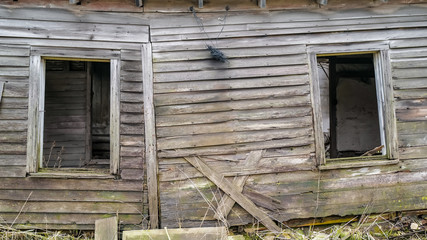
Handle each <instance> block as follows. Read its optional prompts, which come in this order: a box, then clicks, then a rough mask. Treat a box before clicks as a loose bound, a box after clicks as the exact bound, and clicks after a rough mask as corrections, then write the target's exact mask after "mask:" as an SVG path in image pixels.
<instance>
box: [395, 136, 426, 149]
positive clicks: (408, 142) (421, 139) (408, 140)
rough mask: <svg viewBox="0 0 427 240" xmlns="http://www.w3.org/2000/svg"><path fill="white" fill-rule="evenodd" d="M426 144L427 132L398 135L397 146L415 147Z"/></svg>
mask: <svg viewBox="0 0 427 240" xmlns="http://www.w3.org/2000/svg"><path fill="white" fill-rule="evenodd" d="M425 145H427V134H425V133H420V134H410V135H404V134H403V135H400V136H399V146H401V147H417V146H425Z"/></svg>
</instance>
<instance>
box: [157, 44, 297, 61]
mask: <svg viewBox="0 0 427 240" xmlns="http://www.w3.org/2000/svg"><path fill="white" fill-rule="evenodd" d="M272 45H276V44H272ZM277 45H278V46H274V47H272V46H271V45H267V44H265V43H264V44H262V45H259V46H257V45H255V46H252V44H242V45H239V46H232V47H231V48H228V47H224V48H223V46H221V49H223V51H225V53H226V55H227V57H230V58H249V57H261V56H263V57H266V56H282V55H294V54H305V46H304V45H291V46H289V45H286V44H284V43H283V42H281V43H277ZM189 49H190V50H189ZM189 49H186V50H185V49H179V48H178V49H174V51H173V52H171V51H170V49H162V51H158V50H157V49H155V51H154V52H153V57H154V63H156V64H157V63H160V62H171V61H186V60H188V59H192V60H208V59H212V56H210V54H209V52H208V51H207V50H206V46H204V47H202V48H189ZM225 49H227V50H225ZM156 50H157V51H156ZM156 64H155V66H156Z"/></svg>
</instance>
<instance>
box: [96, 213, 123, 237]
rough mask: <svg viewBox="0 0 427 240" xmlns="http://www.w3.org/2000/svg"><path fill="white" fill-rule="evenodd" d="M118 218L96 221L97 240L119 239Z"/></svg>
mask: <svg viewBox="0 0 427 240" xmlns="http://www.w3.org/2000/svg"><path fill="white" fill-rule="evenodd" d="M118 230H119V229H118V221H117V217H110V218H104V219H98V220H96V221H95V240H117V239H118V237H117V236H118Z"/></svg>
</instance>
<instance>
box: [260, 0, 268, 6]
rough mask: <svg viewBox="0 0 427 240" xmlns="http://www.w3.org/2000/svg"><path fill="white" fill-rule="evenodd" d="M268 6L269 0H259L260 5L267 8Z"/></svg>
mask: <svg viewBox="0 0 427 240" xmlns="http://www.w3.org/2000/svg"><path fill="white" fill-rule="evenodd" d="M266 6H267V0H258V7H260V8H265V7H266Z"/></svg>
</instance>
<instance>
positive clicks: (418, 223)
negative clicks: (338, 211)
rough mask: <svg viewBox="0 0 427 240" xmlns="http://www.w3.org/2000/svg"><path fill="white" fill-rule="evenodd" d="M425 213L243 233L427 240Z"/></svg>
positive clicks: (305, 238) (303, 238)
mask: <svg viewBox="0 0 427 240" xmlns="http://www.w3.org/2000/svg"><path fill="white" fill-rule="evenodd" d="M426 218H427V216H426V215H418V216H417V215H413V216H403V217H402V216H397V217H395V218H393V219H388V218H385V217H384V216H383V215H375V216H369V215H365V216H360V217H359V219H358V220H359V221H354V222H353V221H349V222H347V223H343V224H334V225H329V226H317V227H305V228H284V230H283V231H282V233H281V234H280V235H273V234H271V233H270V232H269V231H265V230H264V231H252V232H249V233H246V236H247V237H246V239H253V240H273V239H292V240H293V239H295V240H384V239H387V240H403V239H405V240H406V239H409V240H427V219H426Z"/></svg>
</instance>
